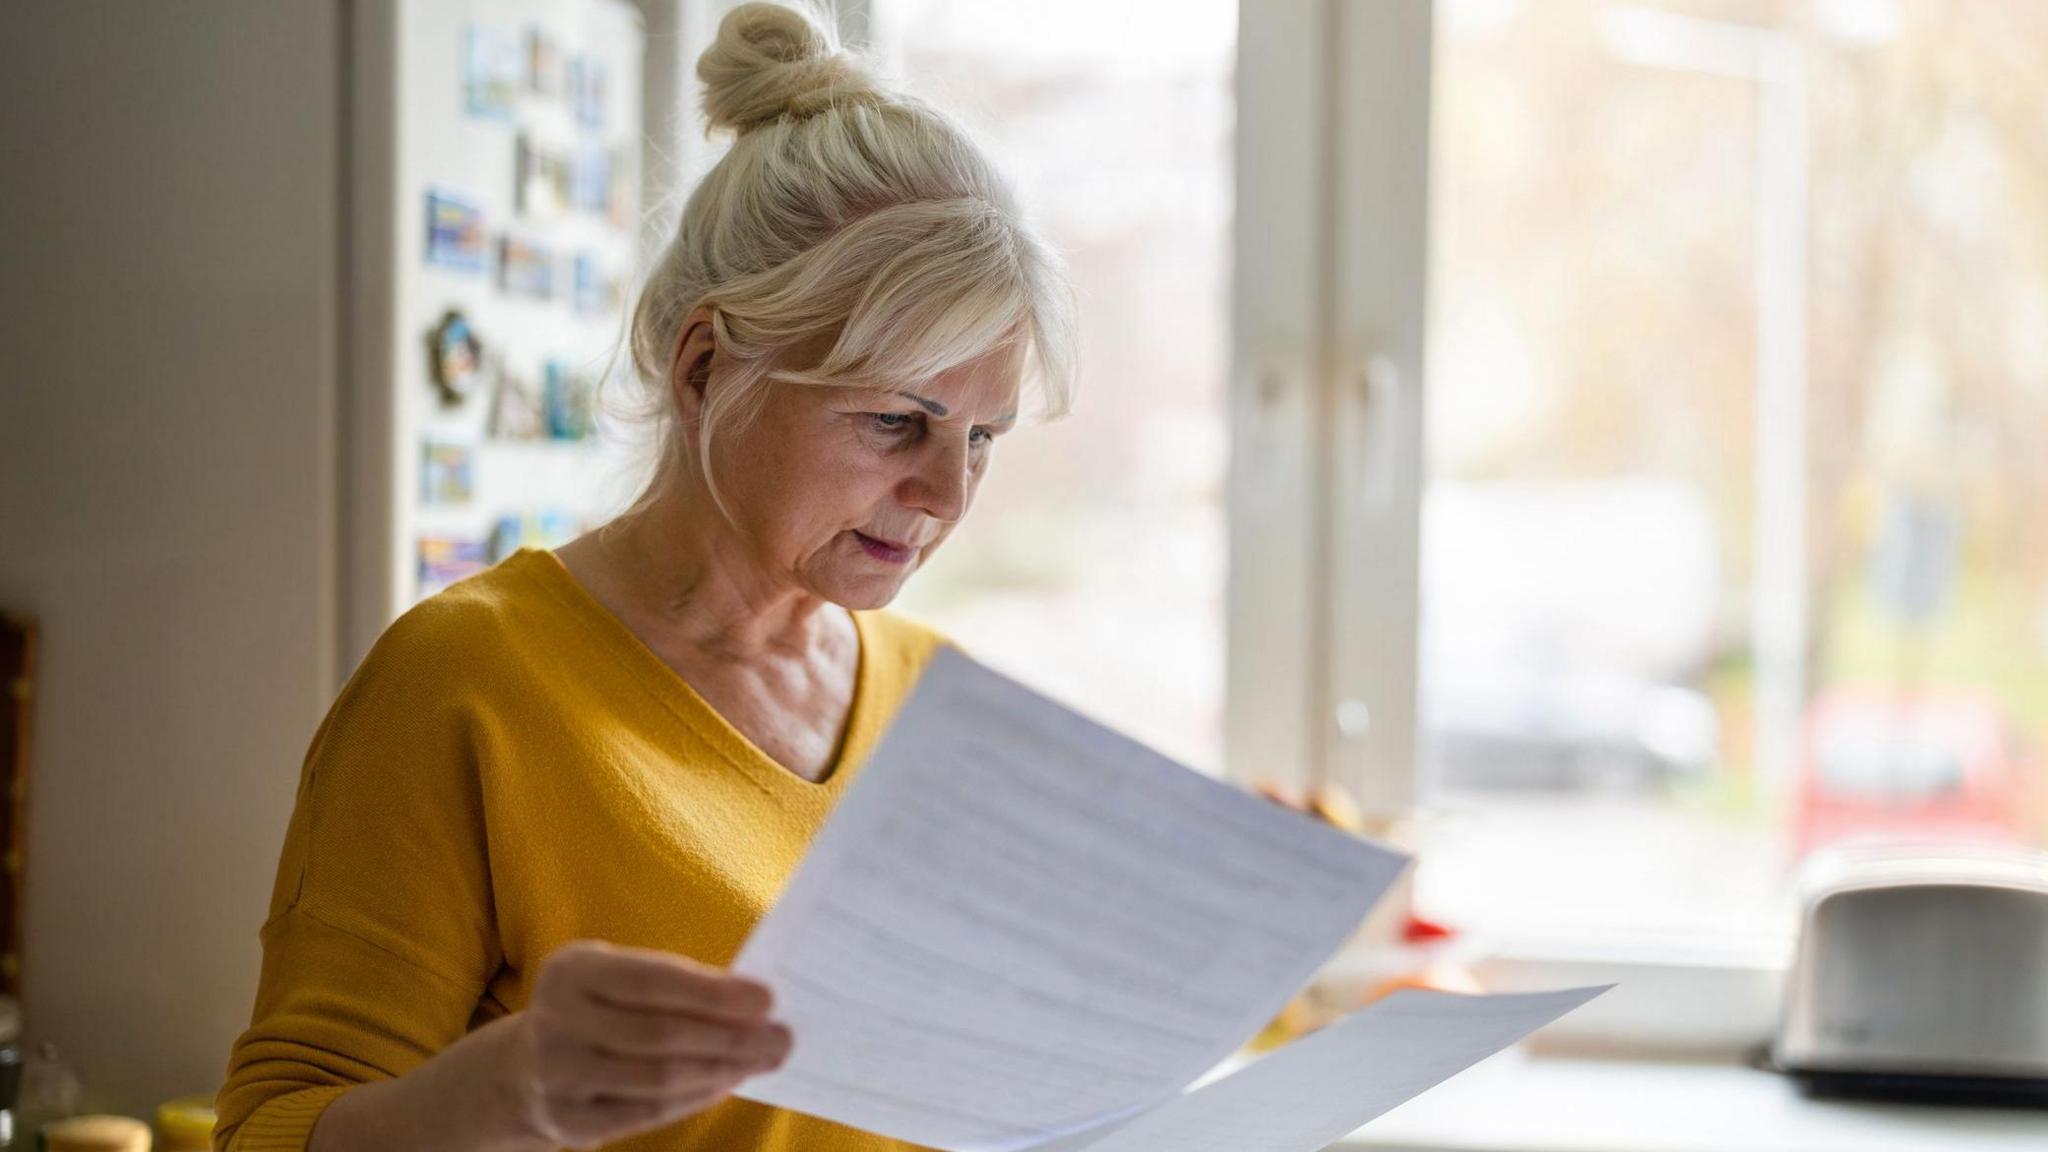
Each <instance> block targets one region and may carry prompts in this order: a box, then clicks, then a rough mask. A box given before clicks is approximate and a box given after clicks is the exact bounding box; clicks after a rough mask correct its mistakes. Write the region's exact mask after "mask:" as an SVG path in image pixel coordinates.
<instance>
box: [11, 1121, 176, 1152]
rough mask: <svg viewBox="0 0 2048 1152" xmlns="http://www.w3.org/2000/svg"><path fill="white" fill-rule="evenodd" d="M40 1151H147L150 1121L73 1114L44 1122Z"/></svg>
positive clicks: (38, 1142) (40, 1138) (39, 1145)
mask: <svg viewBox="0 0 2048 1152" xmlns="http://www.w3.org/2000/svg"><path fill="white" fill-rule="evenodd" d="M37 1145H38V1147H40V1148H41V1149H42V1152H149V1125H147V1124H144V1123H143V1122H142V1121H140V1120H134V1119H131V1118H129V1117H127V1116H73V1117H70V1118H69V1119H66V1120H52V1121H50V1122H49V1123H48V1124H45V1125H43V1130H42V1132H41V1133H40V1135H39V1137H38V1139H37Z"/></svg>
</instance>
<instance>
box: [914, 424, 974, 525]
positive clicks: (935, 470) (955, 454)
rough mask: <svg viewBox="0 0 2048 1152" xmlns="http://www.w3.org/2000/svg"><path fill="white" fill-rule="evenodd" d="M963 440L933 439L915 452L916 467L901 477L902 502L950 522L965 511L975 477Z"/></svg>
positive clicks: (932, 516)
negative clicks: (917, 452)
mask: <svg viewBox="0 0 2048 1152" xmlns="http://www.w3.org/2000/svg"><path fill="white" fill-rule="evenodd" d="M967 459H968V452H967V445H966V443H965V442H961V443H954V442H951V441H936V439H935V442H932V443H929V444H927V446H926V449H925V451H923V452H921V453H919V454H918V461H917V468H916V470H915V471H914V472H912V473H911V474H910V476H909V477H907V478H906V479H905V481H904V492H903V502H904V503H905V504H908V505H910V506H912V507H914V508H916V509H918V510H919V511H921V512H923V513H924V514H925V515H927V516H930V517H931V518H932V519H934V520H940V521H944V522H945V523H948V524H950V523H952V522H953V521H955V520H958V519H960V517H962V516H964V515H966V514H967V500H968V494H969V492H970V491H972V488H973V483H974V478H973V474H972V472H971V471H970V469H969V467H968V463H967Z"/></svg>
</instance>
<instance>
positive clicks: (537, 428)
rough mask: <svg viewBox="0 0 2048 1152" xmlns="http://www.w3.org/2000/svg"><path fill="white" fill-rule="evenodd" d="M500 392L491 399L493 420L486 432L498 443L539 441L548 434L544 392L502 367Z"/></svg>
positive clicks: (498, 372) (529, 381)
mask: <svg viewBox="0 0 2048 1152" xmlns="http://www.w3.org/2000/svg"><path fill="white" fill-rule="evenodd" d="M494 375H495V376H496V377H497V385H498V388H497V392H496V393H495V394H494V395H493V396H492V397H491V412H490V418H489V419H488V420H487V421H486V423H485V432H486V434H487V435H489V436H490V437H491V438H492V439H494V440H539V439H541V438H543V437H545V436H546V435H547V414H546V413H545V412H543V411H542V410H541V403H540V391H539V390H538V389H536V388H535V387H534V386H533V383H532V381H531V380H529V379H528V378H527V377H526V376H525V375H523V374H521V373H517V372H511V371H507V370H505V369H503V368H500V369H499V370H498V371H497V372H496V373H494Z"/></svg>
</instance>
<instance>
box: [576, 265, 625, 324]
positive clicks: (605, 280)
mask: <svg viewBox="0 0 2048 1152" xmlns="http://www.w3.org/2000/svg"><path fill="white" fill-rule="evenodd" d="M569 282H570V295H569V299H570V301H571V303H572V305H573V306H574V307H575V309H576V311H577V312H579V313H581V314H583V315H586V316H587V315H594V314H597V313H602V312H611V311H615V310H616V309H617V308H618V306H619V279H618V277H616V276H614V275H612V274H611V273H610V272H609V271H607V270H606V268H605V265H604V261H603V260H602V259H601V258H600V257H599V256H598V255H597V254H596V253H594V252H578V253H577V254H576V259H575V262H574V263H573V264H572V265H571V268H570V277H569Z"/></svg>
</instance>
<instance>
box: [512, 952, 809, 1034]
mask: <svg viewBox="0 0 2048 1152" xmlns="http://www.w3.org/2000/svg"><path fill="white" fill-rule="evenodd" d="M550 960H551V961H552V963H551V964H550V967H551V968H552V969H554V970H555V971H556V972H558V973H559V974H560V975H561V976H563V977H566V978H568V979H569V981H570V982H571V983H573V984H574V985H575V986H576V987H577V988H579V989H582V990H584V991H585V993H586V994H587V995H589V996H590V997H591V998H593V999H597V1000H602V1001H604V1002H605V1003H608V1004H612V1005H615V1006H617V1007H620V1008H639V1009H652V1010H657V1011H668V1012H685V1013H694V1014H701V1015H708V1016H717V1017H720V1018H723V1019H730V1020H739V1021H752V1020H756V1019H759V1018H761V1017H764V1016H766V1015H767V1014H768V1010H769V1009H770V1008H771V1007H773V1006H774V997H773V995H772V994H771V993H770V992H769V991H768V987H767V985H765V984H762V983H760V982H759V981H755V980H749V979H747V978H746V977H744V976H735V975H733V974H731V973H729V972H726V971H724V970H722V969H718V968H713V967H710V966H709V965H705V964H699V963H697V962H696V961H694V960H691V959H689V958H688V957H685V956H677V955H675V954H674V953H670V952H657V951H654V950H652V949H646V948H628V947H625V946H622V945H616V944H605V943H602V942H599V941H578V942H577V943H575V944H570V945H565V946H564V947H563V948H562V949H561V950H560V951H559V952H557V953H556V954H555V955H554V956H553V957H550Z"/></svg>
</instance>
